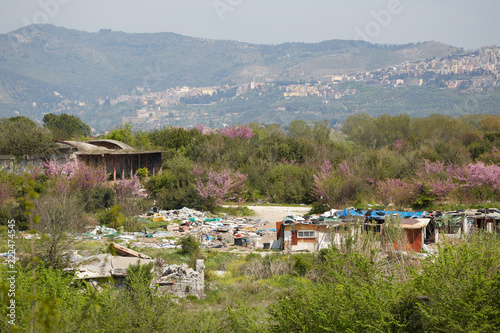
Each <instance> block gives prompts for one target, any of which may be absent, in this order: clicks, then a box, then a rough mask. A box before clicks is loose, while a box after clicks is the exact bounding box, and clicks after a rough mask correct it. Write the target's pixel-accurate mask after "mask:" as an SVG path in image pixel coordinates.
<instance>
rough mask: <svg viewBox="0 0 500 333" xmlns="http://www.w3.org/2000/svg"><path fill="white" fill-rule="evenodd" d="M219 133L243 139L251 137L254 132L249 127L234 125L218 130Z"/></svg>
mask: <svg viewBox="0 0 500 333" xmlns="http://www.w3.org/2000/svg"><path fill="white" fill-rule="evenodd" d="M219 133H220V135H222V136H226V137H228V138H243V139H251V138H252V137H253V136H254V134H253V131H252V129H251V128H250V127H244V126H235V127H230V126H228V127H226V128H224V129H221V130H220V131H219Z"/></svg>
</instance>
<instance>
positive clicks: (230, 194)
mask: <svg viewBox="0 0 500 333" xmlns="http://www.w3.org/2000/svg"><path fill="white" fill-rule="evenodd" d="M193 174H194V175H195V177H196V189H197V190H198V193H199V194H200V196H201V197H202V198H204V199H205V200H207V201H208V202H213V205H215V206H220V205H221V204H222V203H224V202H226V201H234V200H236V201H237V202H238V203H240V204H241V203H243V202H244V200H243V198H242V195H243V193H242V192H243V187H244V186H245V181H246V179H247V175H245V174H241V173H239V172H237V171H236V172H234V171H231V170H229V169H222V170H220V171H215V170H213V169H211V168H210V169H208V170H207V169H205V168H203V167H201V166H200V165H195V166H194V168H193ZM209 206H211V205H210V204H209ZM211 208H212V209H214V208H215V207H211Z"/></svg>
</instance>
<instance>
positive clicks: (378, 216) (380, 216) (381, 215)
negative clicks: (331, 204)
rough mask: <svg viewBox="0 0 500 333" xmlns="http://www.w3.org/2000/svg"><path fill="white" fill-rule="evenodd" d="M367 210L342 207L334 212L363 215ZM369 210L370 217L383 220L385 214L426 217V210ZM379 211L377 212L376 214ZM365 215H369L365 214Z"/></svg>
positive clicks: (343, 215)
mask: <svg viewBox="0 0 500 333" xmlns="http://www.w3.org/2000/svg"><path fill="white" fill-rule="evenodd" d="M367 212H368V211H367V210H361V211H360V210H355V209H352V208H351V209H349V208H348V209H344V210H339V211H337V212H336V214H337V216H340V217H356V216H359V217H364V216H366V213H367ZM370 212H371V217H373V218H376V219H381V220H384V219H385V217H386V216H399V217H401V218H412V219H416V218H421V217H426V216H427V212H400V211H385V210H372V211H370ZM377 213H379V214H377ZM367 217H370V215H369V216H367Z"/></svg>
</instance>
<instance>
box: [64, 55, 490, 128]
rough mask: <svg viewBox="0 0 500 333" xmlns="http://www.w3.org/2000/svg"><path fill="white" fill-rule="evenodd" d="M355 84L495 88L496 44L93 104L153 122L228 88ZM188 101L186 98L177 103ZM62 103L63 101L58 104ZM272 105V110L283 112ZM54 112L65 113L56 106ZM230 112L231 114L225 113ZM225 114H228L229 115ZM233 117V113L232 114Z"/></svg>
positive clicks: (311, 92) (333, 90) (192, 110)
mask: <svg viewBox="0 0 500 333" xmlns="http://www.w3.org/2000/svg"><path fill="white" fill-rule="evenodd" d="M347 82H359V83H362V84H365V85H367V86H373V85H380V86H387V87H405V86H406V87H408V86H423V85H425V86H426V85H431V86H437V87H440V88H446V89H450V90H453V91H457V92H458V93H459V94H475V93H481V92H482V91H483V90H484V89H487V88H492V87H497V86H499V83H500V48H498V47H484V48H482V49H481V50H480V51H474V52H468V53H465V54H464V55H459V56H450V57H447V58H442V59H432V60H423V61H420V62H415V63H410V62H405V63H402V64H400V65H397V66H393V67H389V68H384V69H377V70H374V71H370V72H365V73H353V74H345V75H336V74H332V75H327V76H322V77H321V78H315V79H311V80H308V81H301V82H298V83H293V84H292V83H290V84H286V83H277V82H272V81H271V80H270V79H269V80H267V82H250V83H248V84H242V85H237V86H229V85H225V86H212V87H187V86H183V87H175V88H171V89H167V90H165V91H160V92H153V91H150V90H149V89H148V87H147V86H144V87H138V88H136V90H137V92H138V94H135V95H120V96H118V97H117V98H106V99H99V100H98V101H97V105H98V106H106V105H128V106H130V107H132V108H134V109H135V115H132V116H128V117H124V118H123V122H124V123H127V122H130V123H133V124H140V123H145V122H147V123H157V122H158V121H159V120H160V119H162V118H167V119H169V120H171V121H180V120H182V119H183V118H194V117H196V116H203V115H205V116H207V115H208V111H207V110H206V108H209V107H211V106H213V105H214V104H216V103H220V102H224V101H225V100H227V99H228V97H221V98H218V97H217V96H218V95H219V94H221V93H224V92H228V91H233V92H234V94H232V96H231V97H229V99H233V100H234V99H237V98H241V99H244V98H246V97H245V94H246V93H247V92H249V91H253V90H256V91H259V92H261V91H266V89H270V88H271V87H277V88H279V90H280V94H281V95H282V97H283V98H285V99H288V98H293V97H318V98H322V103H323V104H328V103H329V102H330V101H331V100H338V99H341V98H343V97H345V96H351V95H355V94H356V93H358V90H357V89H346V88H345V87H343V86H342V83H347ZM200 96H210V97H212V98H210V99H209V100H211V102H210V103H193V102H189V100H193V99H196V98H197V97H200ZM183 100H184V101H188V102H183ZM63 104H64V103H63ZM285 110H286V109H285V107H278V108H277V109H276V111H285ZM58 111H59V112H64V111H67V109H66V107H59V108H58ZM230 115H231V114H230ZM230 115H229V116H230ZM233 115H234V116H236V115H238V114H237V113H236V114H233Z"/></svg>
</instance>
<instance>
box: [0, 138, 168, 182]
mask: <svg viewBox="0 0 500 333" xmlns="http://www.w3.org/2000/svg"><path fill="white" fill-rule="evenodd" d="M55 144H56V146H57V149H56V153H55V154H54V156H52V157H51V158H55V159H57V160H59V161H67V160H74V159H76V160H78V161H81V162H83V163H86V164H90V165H94V166H98V167H102V166H105V173H106V175H110V176H109V177H110V180H115V181H116V180H117V179H123V178H131V177H132V176H133V175H134V174H135V173H136V172H137V170H138V169H141V168H146V169H147V170H148V171H149V173H150V174H151V175H155V174H156V173H158V172H159V171H160V169H161V166H162V153H163V152H162V151H141V150H137V149H134V148H133V147H131V146H129V145H127V144H125V143H123V142H120V141H116V140H92V141H85V142H81V141H56V143H55ZM45 160H46V158H45V157H44V158H39V157H33V156H26V157H25V158H24V159H16V158H15V157H14V156H10V155H9V156H0V169H1V170H4V171H8V172H11V173H22V172H23V171H27V170H29V168H32V167H41V166H42V162H44V161H45Z"/></svg>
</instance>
